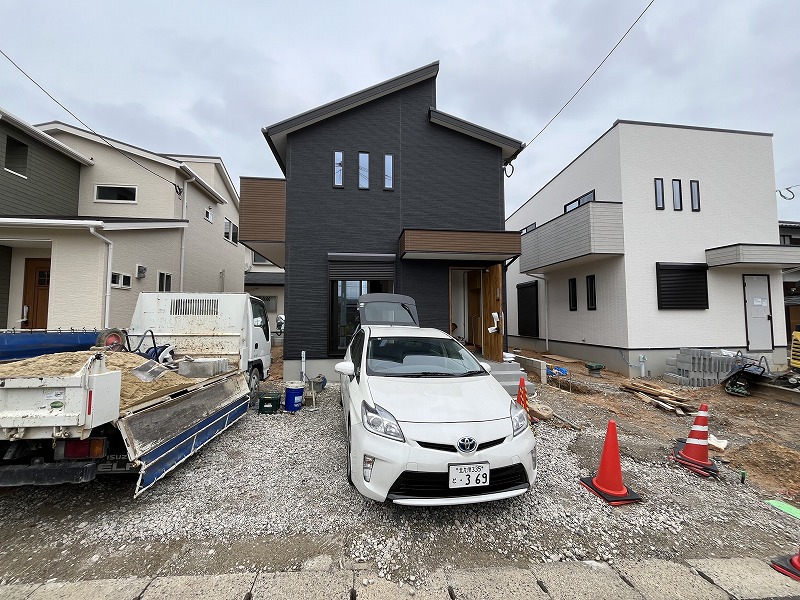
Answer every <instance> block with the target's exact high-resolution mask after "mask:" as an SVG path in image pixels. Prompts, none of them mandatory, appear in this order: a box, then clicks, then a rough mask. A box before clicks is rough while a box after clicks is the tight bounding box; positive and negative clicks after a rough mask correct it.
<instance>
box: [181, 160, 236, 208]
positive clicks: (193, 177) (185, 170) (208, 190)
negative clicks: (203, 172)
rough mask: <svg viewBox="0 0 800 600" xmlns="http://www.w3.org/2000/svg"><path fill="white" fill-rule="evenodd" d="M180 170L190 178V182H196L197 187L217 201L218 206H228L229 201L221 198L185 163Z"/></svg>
mask: <svg viewBox="0 0 800 600" xmlns="http://www.w3.org/2000/svg"><path fill="white" fill-rule="evenodd" d="M180 170H181V171H182V172H183V173H184V174H186V175H188V176H189V180H191V181H194V183H195V185H197V187H199V188H201V189H202V190H203V191H204V192H205V193H206V194H208V195H209V196H211V197H212V198H213V199H214V200H216V202H217V204H228V201H227V200H226V199H225V198H224V197H222V196H220V194H219V192H217V191H216V190H215V189H214V188H212V187H211V186H210V185H208V183H206V182H205V181H204V180H203V178H202V177H200V176H199V175H198V174H197V173H195V172H194V171H192V169H190V168H189V167H188V166H186V164H185V163H181V166H180Z"/></svg>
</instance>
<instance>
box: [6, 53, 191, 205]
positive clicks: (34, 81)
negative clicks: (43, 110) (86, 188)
mask: <svg viewBox="0 0 800 600" xmlns="http://www.w3.org/2000/svg"><path fill="white" fill-rule="evenodd" d="M0 54H2V55H3V56H5V57H6V59H7V60H8V62H10V63H11V64H12V65H14V66H15V67H16V68H17V70H18V71H19V72H20V73H22V74H23V75H25V77H27V78H28V79H29V80H30V81H31V82H32V83H33V84H34V85H35V86H36V87H38V88H39V89H40V90H42V91H43V92H44V93H45V94H47V96H48V97H49V98H50V99H51V100H52V101H53V102H55V103H56V104H58V105H59V106H60V107H61V108H63V109H64V110H65V111H67V112H68V113H69V114H70V115H72V118H74V119H75V120H76V121H78V123H80V124H81V125H83V126H84V127H86V129H88V130H89V131H91V132H92V133H93V134H95V135H96V136H97V137H99V138H100V139H101V140H103V141H104V142H105V143H106V144H108V145H109V146H111V147H112V148H113V149H114V150H116V151H117V152H119V153H120V154H122V156H124V157H125V158H127V159H128V160H130V161H131V162H133V163H136V164H137V165H139V166H140V167H141V168H143V169H144V170H145V171H149V172H150V173H152V174H153V175H155V176H156V177H160V178H161V179H163V180H164V181H166V182H167V183H169V184H170V185H171V186H172V187H174V188H175V192H176V193H177V194H178V196H180V195H181V194H182V193H183V189H182V188H181V187H180V186H179V185H178V184H177V183H175V182H174V181H170V180H169V179H167V178H166V177H164V176H163V175H160V174H158V173H156V172H155V171H153V170H152V169H149V168H147V167H146V166H144V165H143V164H142V163H140V162H139V161H138V160H136V159H135V158H133V157H132V156H130V155H129V154H127V153H126V152H124V151H122V150H121V149H120V148H117V147H116V146H115V145H114V144H112V143H111V142H109V141H108V140H107V139H106V138H105V137H103V136H102V135H100V134H99V133H97V132H96V131H95V130H94V129H92V128H91V127H89V126H88V125H87V124H86V123H84V122H83V121H82V120H81V119H80V118H79V117H78V116H77V115H76V114H75V113H74V112H72V111H71V110H70V109H68V108H67V107H66V106H64V105H63V104H61V102H59V101H58V100H56V99H55V98H54V97H53V95H52V94H51V93H50V92H48V91H47V90H46V89H44V88H43V87H42V86H41V85H39V83H38V82H37V81H36V80H35V79H34V78H33V77H31V76H30V75H28V74H27V73H26V72H25V71H24V70H23V69H22V67H20V66H19V65H18V64H17V63H15V62H14V61H13V60H12V59H11V57H10V56H9V55H8V54H6V53H5V52H3V50H2V48H0Z"/></svg>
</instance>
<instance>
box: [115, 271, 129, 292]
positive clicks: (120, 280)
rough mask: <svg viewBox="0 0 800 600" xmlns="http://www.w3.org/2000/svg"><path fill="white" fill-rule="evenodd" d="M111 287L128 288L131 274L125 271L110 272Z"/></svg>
mask: <svg viewBox="0 0 800 600" xmlns="http://www.w3.org/2000/svg"><path fill="white" fill-rule="evenodd" d="M111 287H115V288H125V289H130V287H131V276H130V275H127V274H125V273H111Z"/></svg>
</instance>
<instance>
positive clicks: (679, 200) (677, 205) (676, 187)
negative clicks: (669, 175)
mask: <svg viewBox="0 0 800 600" xmlns="http://www.w3.org/2000/svg"><path fill="white" fill-rule="evenodd" d="M672 208H673V209H674V210H683V197H682V195H681V180H680V179H673V180H672Z"/></svg>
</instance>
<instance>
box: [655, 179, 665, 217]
mask: <svg viewBox="0 0 800 600" xmlns="http://www.w3.org/2000/svg"><path fill="white" fill-rule="evenodd" d="M653 182H654V183H655V186H656V210H664V180H663V179H660V178H656V179H654V180H653Z"/></svg>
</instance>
